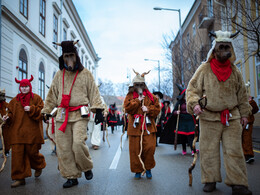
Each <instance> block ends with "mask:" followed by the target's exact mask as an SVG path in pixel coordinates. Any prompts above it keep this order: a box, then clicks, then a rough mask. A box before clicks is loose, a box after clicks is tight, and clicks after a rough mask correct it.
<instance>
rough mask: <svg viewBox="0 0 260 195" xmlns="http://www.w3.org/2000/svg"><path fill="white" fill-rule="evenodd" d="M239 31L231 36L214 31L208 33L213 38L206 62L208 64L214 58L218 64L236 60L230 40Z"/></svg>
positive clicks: (228, 33) (227, 33)
mask: <svg viewBox="0 0 260 195" xmlns="http://www.w3.org/2000/svg"><path fill="white" fill-rule="evenodd" d="M238 33H239V31H238V32H236V33H233V34H231V33H230V32H227V31H225V32H223V31H216V32H210V34H211V35H212V36H213V37H215V40H214V41H213V43H212V48H211V49H210V51H209V53H208V55H207V61H206V62H210V61H211V59H212V58H214V57H215V58H216V59H217V60H218V61H220V62H225V61H226V60H228V59H229V60H230V62H232V63H233V62H234V61H235V60H236V55H235V52H234V48H233V45H232V38H234V37H236V36H237V35H238Z"/></svg>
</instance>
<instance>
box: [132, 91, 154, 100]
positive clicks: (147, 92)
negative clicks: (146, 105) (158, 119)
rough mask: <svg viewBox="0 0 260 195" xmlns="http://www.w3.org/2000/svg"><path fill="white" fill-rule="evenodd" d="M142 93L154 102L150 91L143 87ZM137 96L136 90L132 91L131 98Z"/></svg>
mask: <svg viewBox="0 0 260 195" xmlns="http://www.w3.org/2000/svg"><path fill="white" fill-rule="evenodd" d="M143 95H144V96H148V97H149V99H150V100H151V101H152V102H153V103H154V99H153V95H152V94H151V92H150V91H148V90H147V89H144V91H143ZM138 97H139V95H138V93H137V92H136V91H134V92H133V98H134V99H135V98H138Z"/></svg>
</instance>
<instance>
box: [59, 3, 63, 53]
mask: <svg viewBox="0 0 260 195" xmlns="http://www.w3.org/2000/svg"><path fill="white" fill-rule="evenodd" d="M62 7H63V0H60V11H61V14H60V43H61V42H62ZM59 48H60V55H61V53H62V52H61V47H59ZM60 55H59V56H60Z"/></svg>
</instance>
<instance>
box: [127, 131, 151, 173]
mask: <svg viewBox="0 0 260 195" xmlns="http://www.w3.org/2000/svg"><path fill="white" fill-rule="evenodd" d="M140 138H141V137H140V136H131V135H129V154H130V169H131V171H132V172H133V173H139V172H143V167H142V164H141V162H140V160H139V157H138V154H139V153H140ZM155 145H156V134H155V133H151V134H150V135H144V136H143V152H142V155H141V158H142V160H143V162H144V165H145V168H146V169H147V170H149V169H152V168H154V167H155V160H154V153H155V147H156V146H155Z"/></svg>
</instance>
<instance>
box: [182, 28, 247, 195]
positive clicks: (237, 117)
mask: <svg viewBox="0 0 260 195" xmlns="http://www.w3.org/2000/svg"><path fill="white" fill-rule="evenodd" d="M211 34H212V35H213V36H214V37H215V40H214V41H213V44H212V48H211V50H210V51H209V53H208V56H207V61H206V62H204V63H202V64H201V65H200V66H199V68H198V69H197V70H196V72H195V74H194V75H193V77H192V78H191V80H190V82H189V84H188V88H187V91H186V95H187V97H186V100H187V111H188V112H189V113H190V114H196V115H199V116H200V164H201V166H200V167H201V181H202V183H203V184H205V185H204V188H203V191H205V192H212V191H214V190H215V189H216V182H221V181H222V179H221V172H220V165H221V162H220V141H221V143H222V150H223V157H224V164H225V169H226V179H225V183H226V184H227V185H228V186H231V187H232V193H233V194H252V192H251V191H250V190H249V189H248V180H247V170H246V165H245V159H244V155H243V150H242V140H241V136H242V126H243V127H245V126H246V124H247V117H248V116H249V115H250V114H251V107H250V105H249V103H248V100H247V93H246V87H245V83H244V81H243V77H242V75H241V73H240V71H239V70H238V68H237V67H236V66H235V65H234V64H233V63H234V61H235V60H236V55H235V53H234V48H233V45H232V38H233V37H235V36H236V35H237V34H238V33H235V34H231V33H230V32H223V31H216V32H215V33H211ZM203 95H206V97H207V106H206V108H205V109H203V110H202V109H201V107H200V104H198V100H199V99H200V98H201V97H202V96H203ZM241 124H242V125H241Z"/></svg>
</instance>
